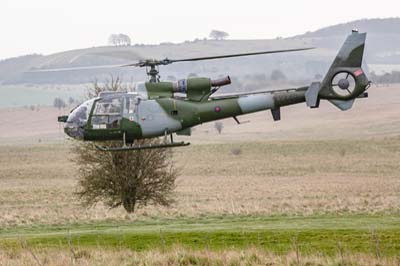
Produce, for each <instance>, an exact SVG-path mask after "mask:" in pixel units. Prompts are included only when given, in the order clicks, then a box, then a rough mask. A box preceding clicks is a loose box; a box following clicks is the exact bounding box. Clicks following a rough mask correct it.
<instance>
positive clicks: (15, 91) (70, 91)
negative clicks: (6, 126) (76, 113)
mask: <svg viewBox="0 0 400 266" xmlns="http://www.w3.org/2000/svg"><path fill="white" fill-rule="evenodd" d="M84 90H85V86H84V85H80V86H76V85H68V86H62V85H53V86H43V85H42V86H26V85H9V86H4V85H1V86H0V108H10V107H31V106H38V105H41V106H52V105H53V101H54V98H56V97H58V98H61V99H63V100H64V101H65V102H68V99H69V98H70V97H72V98H74V99H75V100H80V99H82V97H83V95H84Z"/></svg>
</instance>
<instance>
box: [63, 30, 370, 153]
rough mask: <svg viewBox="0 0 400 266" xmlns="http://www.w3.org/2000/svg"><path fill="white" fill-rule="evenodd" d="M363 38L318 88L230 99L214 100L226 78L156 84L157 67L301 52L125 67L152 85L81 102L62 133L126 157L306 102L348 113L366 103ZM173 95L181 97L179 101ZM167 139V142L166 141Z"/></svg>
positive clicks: (346, 49)
mask: <svg viewBox="0 0 400 266" xmlns="http://www.w3.org/2000/svg"><path fill="white" fill-rule="evenodd" d="M365 39H366V33H358V31H356V30H353V32H352V34H351V35H349V36H348V37H347V39H346V41H345V43H344V44H343V46H342V48H341V50H340V51H339V53H338V55H337V57H336V58H335V60H334V62H333V63H332V65H331V67H330V69H329V71H328V73H327V75H326V76H325V78H324V79H323V80H322V82H313V83H312V84H311V85H310V86H305V87H300V88H293V89H285V90H273V91H261V92H252V93H241V94H235V95H229V96H215V95H213V94H214V93H215V92H216V91H217V90H218V89H219V88H220V87H221V86H224V85H228V84H230V82H231V81H230V78H229V77H226V78H223V79H220V80H211V79H209V78H189V79H183V80H179V81H177V82H163V81H160V80H159V72H158V66H160V65H169V64H172V63H175V62H183V61H199V60H210V59H220V58H227V57H237V56H249V55H259V54H271V53H280V52H293V51H300V50H307V49H310V48H304V49H291V50H280V51H267V52H257V53H247V54H235V55H223V56H214V57H201V58H190V59H180V60H171V59H168V58H166V59H164V60H160V61H158V60H145V61H140V62H138V63H135V64H130V65H126V66H135V67H146V68H148V69H149V71H147V73H148V75H149V77H150V80H149V81H148V82H140V83H137V84H136V86H135V91H134V92H104V93H101V94H100V95H99V97H97V98H94V99H91V100H89V101H86V102H84V103H83V104H81V105H80V106H78V107H76V108H75V109H74V110H72V111H71V113H70V114H69V115H68V116H61V117H59V118H58V121H59V122H63V123H65V126H64V131H65V133H66V134H67V135H68V136H70V137H72V138H75V139H79V140H84V141H108V140H122V141H123V146H121V147H118V148H108V147H102V146H97V148H98V149H100V150H102V151H126V150H141V149H153V148H169V147H179V146H186V145H189V144H190V143H185V142H174V140H173V133H176V134H177V135H187V136H190V135H191V128H192V127H194V126H196V125H199V124H202V123H206V122H210V121H215V120H219V119H224V118H229V117H232V118H233V119H235V121H236V122H237V123H240V122H239V120H238V119H237V117H238V116H240V115H243V114H248V113H253V112H259V111H263V110H271V113H272V116H273V119H274V120H275V121H277V120H280V117H281V115H280V108H281V107H283V106H287V105H292V104H298V103H302V102H306V104H307V106H308V107H310V108H317V107H318V106H319V102H320V100H321V99H323V100H328V101H329V102H331V103H332V104H334V105H335V106H337V107H338V108H339V109H341V110H348V109H350V108H351V107H352V105H353V102H354V100H355V99H356V98H364V97H368V94H367V92H366V90H367V89H368V88H369V86H370V81H369V80H368V78H367V77H366V75H365V73H364V71H363V69H362V67H361V65H362V59H363V54H364V46H365ZM176 94H179V95H182V94H184V95H185V97H182V96H179V97H178V96H177V95H176ZM162 136H164V142H163V143H162V144H158V145H150V144H149V145H138V144H135V140H138V139H144V138H156V137H162ZM168 136H170V138H169V137H168Z"/></svg>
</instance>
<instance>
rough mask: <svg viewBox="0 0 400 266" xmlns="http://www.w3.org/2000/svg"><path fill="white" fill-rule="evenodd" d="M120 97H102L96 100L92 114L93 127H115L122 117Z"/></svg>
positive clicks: (117, 126)
mask: <svg viewBox="0 0 400 266" xmlns="http://www.w3.org/2000/svg"><path fill="white" fill-rule="evenodd" d="M122 104H123V98H122V97H114V98H104V99H101V100H99V101H98V102H96V106H95V107H94V111H93V116H92V127H93V129H116V128H119V127H120V123H121V119H122V106H123V105H122Z"/></svg>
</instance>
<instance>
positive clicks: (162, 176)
mask: <svg viewBox="0 0 400 266" xmlns="http://www.w3.org/2000/svg"><path fill="white" fill-rule="evenodd" d="M119 90H121V80H120V79H112V80H111V82H109V83H106V84H105V85H99V83H94V86H93V88H92V90H91V91H89V92H88V96H95V95H96V94H99V93H100V92H102V91H119ZM136 143H137V144H140V145H144V144H153V145H154V144H158V143H160V140H159V139H149V140H139V141H137V142H136ZM102 145H104V146H109V147H117V146H121V145H122V141H113V142H106V143H104V144H102ZM73 151H74V154H75V157H74V161H75V162H76V164H77V165H78V167H79V176H80V179H79V183H78V184H79V187H78V191H77V195H78V196H79V197H80V199H81V200H82V201H83V204H84V205H86V206H92V205H95V204H96V203H98V202H103V203H104V204H105V205H107V206H109V207H110V208H116V207H119V206H123V207H124V208H125V210H126V211H127V212H129V213H131V212H134V211H135V209H136V208H139V207H143V206H146V205H148V204H154V205H162V206H168V205H170V204H171V203H172V202H173V198H172V192H173V190H174V188H175V179H176V177H177V170H176V169H175V168H174V165H173V161H172V151H171V150H170V149H151V150H139V151H124V152H114V153H113V152H99V151H98V150H97V149H96V148H95V145H94V144H93V143H87V142H79V143H76V145H75V146H74V149H73Z"/></svg>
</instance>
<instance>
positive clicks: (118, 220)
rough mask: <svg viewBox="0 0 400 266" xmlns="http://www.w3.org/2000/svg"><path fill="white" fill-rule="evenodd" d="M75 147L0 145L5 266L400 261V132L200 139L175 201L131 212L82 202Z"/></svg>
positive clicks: (179, 158) (0, 241)
mask: <svg viewBox="0 0 400 266" xmlns="http://www.w3.org/2000/svg"><path fill="white" fill-rule="evenodd" d="M71 144H72V143H70V142H69V141H67V142H66V143H64V144H62V143H60V144H34V145H33V144H32V145H27V146H26V145H24V146H23V145H11V146H4V145H3V146H0V169H1V172H0V212H1V213H2V215H1V217H0V225H1V226H2V227H1V230H0V261H3V263H4V264H5V265H21V264H25V265H35V264H37V263H38V262H39V263H40V265H46V264H48V265H67V264H69V263H71V261H73V262H74V263H76V264H81V265H87V264H89V265H91V264H95V263H98V264H100V265H103V264H108V263H110V265H111V264H112V263H113V264H114V265H120V264H125V265H136V264H142V265H153V264H159V265H194V264H197V265H254V264H259V265H265V264H267V263H273V264H272V265H297V264H299V263H300V264H301V265H305V264H306V263H309V264H308V265H327V264H329V265H345V264H343V263H353V264H356V265H367V264H368V265H375V264H377V263H378V262H379V263H381V265H397V264H396V263H398V262H399V257H398V254H400V218H399V217H400V216H399V208H400V194H399V193H398V192H399V191H400V178H399V175H398V173H399V172H400V171H399V170H400V164H399V162H400V138H397V137H390V138H380V139H369V140H325V141H324V140H306V141H264V142H239V143H229V142H228V143H224V144H201V145H193V146H190V147H188V148H184V149H180V150H179V152H178V150H177V151H176V152H175V153H174V160H175V161H176V164H177V167H179V168H180V169H181V175H180V177H179V179H178V180H177V189H176V195H175V196H176V203H175V204H174V205H173V206H171V207H170V208H161V207H147V208H145V209H142V210H140V211H139V212H138V213H137V214H134V215H127V214H126V213H125V212H124V211H123V210H122V209H116V210H109V209H107V208H105V207H104V206H101V205H98V206H95V207H94V208H91V209H86V208H84V207H82V206H81V205H80V204H79V200H78V199H77V198H76V197H75V195H74V191H75V188H76V187H75V185H76V181H77V176H76V169H75V165H74V164H73V163H72V162H71V161H70V160H69V159H70V158H71V156H72V155H71V153H70V150H69V149H70V146H71ZM238 151H239V152H238ZM103 250H104V252H102V251H103ZM59 252H61V253H60V254H61V255H60V256H61V257H60V258H62V259H60V260H55V259H54V256H55V254H58V253H59ZM100 253H101V255H100ZM296 254H297V255H296ZM35 257H36V259H38V262H37V261H36V259H35ZM56 257H58V255H57V256H56ZM135 262H136V264H135ZM310 263H311V264H310ZM340 263H342V264H340ZM357 263H358V264H357ZM0 264H1V263H0ZM300 264H299V265H300Z"/></svg>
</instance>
